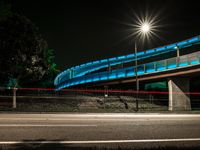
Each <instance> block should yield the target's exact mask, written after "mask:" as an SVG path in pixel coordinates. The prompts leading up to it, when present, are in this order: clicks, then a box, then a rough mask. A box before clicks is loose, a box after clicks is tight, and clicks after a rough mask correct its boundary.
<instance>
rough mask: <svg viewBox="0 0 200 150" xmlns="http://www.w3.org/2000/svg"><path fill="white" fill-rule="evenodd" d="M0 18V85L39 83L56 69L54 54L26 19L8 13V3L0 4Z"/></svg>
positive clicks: (36, 29) (35, 28)
mask: <svg viewBox="0 0 200 150" xmlns="http://www.w3.org/2000/svg"><path fill="white" fill-rule="evenodd" d="M1 12H2V13H1ZM0 14H1V15H0V49H1V55H0V68H1V72H0V84H4V85H5V84H7V85H8V83H9V85H10V83H13V81H15V83H16V84H17V85H16V86H19V84H20V85H27V84H30V83H36V82H39V81H41V80H42V79H43V78H44V77H45V75H48V74H49V72H51V71H52V70H53V69H55V68H56V65H55V63H54V57H55V55H54V50H53V49H49V48H48V45H47V42H46V41H45V40H44V39H43V38H42V36H41V34H40V33H39V30H38V28H37V27H36V26H35V25H34V24H33V23H32V22H31V21H30V20H29V19H27V18H26V17H24V16H22V15H19V14H16V13H12V12H11V11H10V5H9V3H5V2H4V3H3V2H2V3H1V6H0ZM10 81H12V82H10Z"/></svg>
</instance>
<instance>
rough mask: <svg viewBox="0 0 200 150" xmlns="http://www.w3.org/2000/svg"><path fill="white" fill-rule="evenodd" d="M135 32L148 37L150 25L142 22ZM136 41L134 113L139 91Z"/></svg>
mask: <svg viewBox="0 0 200 150" xmlns="http://www.w3.org/2000/svg"><path fill="white" fill-rule="evenodd" d="M138 29H139V31H137V32H138V33H139V34H140V35H142V36H143V37H145V36H148V34H150V33H151V25H150V23H148V22H143V23H141V24H140V26H139V28H138ZM137 66H138V63H137V41H136V40H135V80H136V111H138V91H139V87H140V86H139V80H138V74H137V72H138V69H137Z"/></svg>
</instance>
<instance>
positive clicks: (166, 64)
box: [58, 52, 200, 89]
mask: <svg viewBox="0 0 200 150" xmlns="http://www.w3.org/2000/svg"><path fill="white" fill-rule="evenodd" d="M198 64H200V52H195V53H191V54H188V55H183V56H180V57H174V58H170V59H165V60H161V61H156V62H151V63H147V64H142V65H138V66H137V75H144V74H149V73H156V72H162V71H167V70H172V69H178V68H183V67H188V66H193V65H198ZM135 75H136V68H135V66H132V67H127V68H122V69H116V70H111V71H105V72H99V73H94V74H89V75H85V76H82V77H77V78H74V79H70V80H67V81H66V82H63V83H62V84H60V85H59V86H58V89H59V88H60V89H62V88H65V87H70V86H73V85H79V84H84V83H91V82H96V81H104V80H110V79H120V78H125V77H133V76H135Z"/></svg>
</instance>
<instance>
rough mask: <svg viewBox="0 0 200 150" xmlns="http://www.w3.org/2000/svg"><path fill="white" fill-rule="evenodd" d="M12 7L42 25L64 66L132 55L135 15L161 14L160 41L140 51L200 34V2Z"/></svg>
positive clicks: (63, 1)
mask: <svg viewBox="0 0 200 150" xmlns="http://www.w3.org/2000/svg"><path fill="white" fill-rule="evenodd" d="M12 9H13V10H14V11H15V12H17V13H19V14H22V15H24V16H26V17H27V18H29V19H30V20H32V21H33V22H34V23H35V25H36V26H37V27H39V29H40V32H41V34H42V35H43V37H44V39H46V40H47V42H48V44H49V47H50V48H53V49H55V52H56V63H57V64H58V66H59V67H60V68H68V67H71V66H75V65H79V64H81V63H85V62H88V61H92V60H96V59H104V58H108V57H114V56H120V55H125V54H129V53H133V52H134V50H133V49H134V44H133V41H134V37H129V38H127V37H128V35H129V34H130V31H131V30H130V29H131V27H130V26H129V25H126V24H133V23H134V21H135V17H134V15H133V14H137V15H140V16H141V15H145V14H151V15H152V16H158V17H157V20H158V23H157V25H158V28H157V29H158V31H157V32H156V33H157V35H158V37H156V36H154V37H152V38H150V39H149V40H145V42H144V43H142V42H140V44H139V50H145V49H149V48H154V47H157V46H162V45H164V44H170V43H173V42H177V41H179V40H184V39H187V38H190V37H192V36H196V35H199V34H200V5H199V4H198V1H197V0H187V1H185V0H184V1H183V0H180V1H176V0H160V1H158V0H130V1H126V0H121V1H117V0H113V1H111V0H107V1H103V0H102V1H100V0H99V1H98V0H93V1H86V0H82V1H68V0H57V1H55V0H18V1H14V0H13V2H12Z"/></svg>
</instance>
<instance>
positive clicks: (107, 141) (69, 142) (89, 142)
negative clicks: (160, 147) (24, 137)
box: [0, 138, 200, 144]
mask: <svg viewBox="0 0 200 150" xmlns="http://www.w3.org/2000/svg"><path fill="white" fill-rule="evenodd" d="M189 141H200V138H181V139H142V140H99V141H0V144H58V143H60V144H106V143H107V144H108V143H150V142H189Z"/></svg>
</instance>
